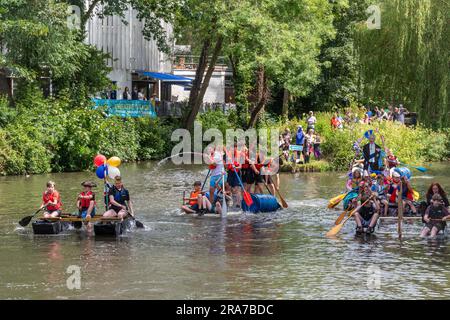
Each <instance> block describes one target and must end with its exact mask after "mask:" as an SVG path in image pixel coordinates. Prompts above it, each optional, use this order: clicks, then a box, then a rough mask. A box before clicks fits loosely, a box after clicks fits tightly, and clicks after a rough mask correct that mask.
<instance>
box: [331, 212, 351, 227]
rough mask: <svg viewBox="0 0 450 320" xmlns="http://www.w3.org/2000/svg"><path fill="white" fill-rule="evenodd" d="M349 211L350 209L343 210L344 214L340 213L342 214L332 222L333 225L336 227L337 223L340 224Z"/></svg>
mask: <svg viewBox="0 0 450 320" xmlns="http://www.w3.org/2000/svg"><path fill="white" fill-rule="evenodd" d="M350 210H351V209H347V210H345V211H344V212H342V213H341V214H340V215H339V217H338V218H337V219H336V221H335V222H334V224H335V225H336V226H337V225H338V224H339V223H341V222H342V220H344V218H345V215H346V214H347V213H349V212H350Z"/></svg>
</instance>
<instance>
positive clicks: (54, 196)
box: [42, 190, 62, 211]
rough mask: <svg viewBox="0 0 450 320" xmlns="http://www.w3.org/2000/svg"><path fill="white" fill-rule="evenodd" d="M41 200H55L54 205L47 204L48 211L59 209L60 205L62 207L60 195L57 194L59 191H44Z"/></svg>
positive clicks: (45, 201)
mask: <svg viewBox="0 0 450 320" xmlns="http://www.w3.org/2000/svg"><path fill="white" fill-rule="evenodd" d="M42 200H43V201H44V203H47V202H54V201H55V200H56V205H51V204H50V205H48V206H47V210H48V211H56V210H59V209H61V207H62V204H61V197H60V196H59V192H58V191H56V190H55V191H53V193H51V194H48V193H47V192H44V194H43V195H42Z"/></svg>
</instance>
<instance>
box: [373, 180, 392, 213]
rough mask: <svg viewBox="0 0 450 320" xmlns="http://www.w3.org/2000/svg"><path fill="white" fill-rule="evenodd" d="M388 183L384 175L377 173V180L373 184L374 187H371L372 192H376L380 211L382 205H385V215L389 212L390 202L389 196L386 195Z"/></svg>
mask: <svg viewBox="0 0 450 320" xmlns="http://www.w3.org/2000/svg"><path fill="white" fill-rule="evenodd" d="M386 184H387V180H386V178H385V177H384V175H382V174H377V175H376V180H375V181H374V183H373V184H372V188H371V190H372V192H374V193H375V194H376V197H375V200H376V201H377V202H378V206H379V207H380V211H381V206H382V205H383V207H384V211H383V215H384V216H387V212H388V209H389V202H388V201H387V197H386V192H387V189H386Z"/></svg>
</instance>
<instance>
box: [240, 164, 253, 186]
mask: <svg viewBox="0 0 450 320" xmlns="http://www.w3.org/2000/svg"><path fill="white" fill-rule="evenodd" d="M242 181H243V182H244V183H246V184H254V183H255V173H254V172H253V170H252V169H251V168H248V169H244V170H242Z"/></svg>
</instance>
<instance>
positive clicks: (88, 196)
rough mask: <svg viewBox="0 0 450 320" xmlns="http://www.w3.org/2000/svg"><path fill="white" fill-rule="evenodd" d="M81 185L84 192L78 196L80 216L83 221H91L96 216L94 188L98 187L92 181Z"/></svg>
mask: <svg viewBox="0 0 450 320" xmlns="http://www.w3.org/2000/svg"><path fill="white" fill-rule="evenodd" d="M81 185H82V186H83V188H84V191H82V192H81V193H80V194H79V195H78V199H77V208H78V212H79V216H80V217H81V218H82V219H87V220H89V219H90V218H92V217H94V216H95V193H93V192H92V188H94V187H96V186H97V185H96V184H95V183H93V182H90V181H85V182H83V183H82V184H81Z"/></svg>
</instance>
